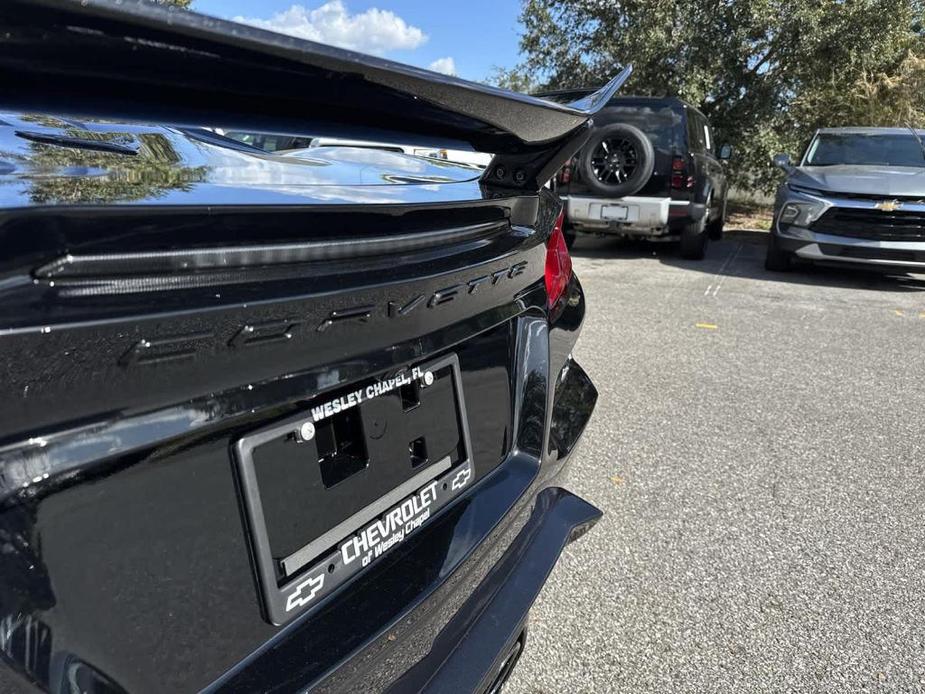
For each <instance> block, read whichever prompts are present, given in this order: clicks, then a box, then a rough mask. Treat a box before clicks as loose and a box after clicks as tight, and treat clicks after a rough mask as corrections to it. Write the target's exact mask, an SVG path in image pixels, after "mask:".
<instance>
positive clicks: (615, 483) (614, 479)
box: [610, 475, 626, 487]
mask: <svg viewBox="0 0 925 694" xmlns="http://www.w3.org/2000/svg"><path fill="white" fill-rule="evenodd" d="M610 481H611V482H613V486H614V487H619V486H621V485H622V484H623V483H624V482H626V480H624V479H623V478H622V477H620V475H614V476H613V477H611V478H610Z"/></svg>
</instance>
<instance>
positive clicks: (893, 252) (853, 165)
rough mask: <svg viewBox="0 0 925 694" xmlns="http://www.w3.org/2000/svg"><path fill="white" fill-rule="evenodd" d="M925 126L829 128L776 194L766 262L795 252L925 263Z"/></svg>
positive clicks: (787, 260)
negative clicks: (924, 142)
mask: <svg viewBox="0 0 925 694" xmlns="http://www.w3.org/2000/svg"><path fill="white" fill-rule="evenodd" d="M922 137H925V131H913V130H910V129H907V128H824V129H821V130H818V131H817V132H816V134H815V136H814V137H813V139H812V142H810V144H809V147H808V148H807V149H806V153H805V154H804V155H803V159H802V160H801V161H800V164H799V165H798V166H794V165H793V164H792V163H791V161H790V157H789V156H787V155H786V154H779V155H777V156H776V157H775V158H774V163H775V164H776V165H777V166H779V167H780V168H782V169H783V170H784V171H785V172H786V173H787V180H786V181H785V182H784V184H783V185H781V187H780V189H779V190H778V192H777V202H776V204H775V207H774V224H773V227H772V230H771V235H770V238H769V240H768V250H767V256H766V260H765V266H766V267H767V268H768V269H769V270H788V269H789V268H790V266H791V264H792V262H793V260H794V258H802V259H805V260H810V261H817V262H818V261H822V262H831V263H844V264H848V263H852V264H856V263H860V264H863V265H866V266H868V267H871V266H873V267H878V266H879V267H887V268H890V267H893V268H904V269H925V147H923V146H922Z"/></svg>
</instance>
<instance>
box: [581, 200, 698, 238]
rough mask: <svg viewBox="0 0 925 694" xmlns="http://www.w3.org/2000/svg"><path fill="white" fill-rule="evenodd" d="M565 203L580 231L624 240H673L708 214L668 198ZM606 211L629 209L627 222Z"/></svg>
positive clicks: (691, 203)
mask: <svg viewBox="0 0 925 694" xmlns="http://www.w3.org/2000/svg"><path fill="white" fill-rule="evenodd" d="M565 200H566V217H567V219H568V221H569V222H570V223H571V224H572V226H573V227H574V228H575V229H577V230H578V231H586V232H591V233H604V234H617V235H624V236H639V237H648V238H658V237H666V238H667V237H671V236H673V235H676V234H678V233H680V231H681V228H682V227H683V226H684V225H685V224H687V223H689V222H691V221H695V220H699V219H701V218H702V217H703V215H704V214H705V212H706V207H705V206H704V205H702V204H699V203H694V202H689V201H687V200H672V199H671V198H667V197H644V196H629V197H625V198H613V199H609V198H601V197H586V196H574V195H573V196H569V197H568V198H565ZM606 208H618V209H619V208H626V219H625V221H624V220H620V219H612V218H610V217H611V215H610V214H609V211H608V210H607V209H606Z"/></svg>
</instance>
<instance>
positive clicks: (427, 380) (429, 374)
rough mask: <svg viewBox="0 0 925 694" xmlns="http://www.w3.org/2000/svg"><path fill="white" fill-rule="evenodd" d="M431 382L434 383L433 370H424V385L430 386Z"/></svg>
mask: <svg viewBox="0 0 925 694" xmlns="http://www.w3.org/2000/svg"><path fill="white" fill-rule="evenodd" d="M433 384H434V372H433V371H425V372H424V385H425V386H432V385H433Z"/></svg>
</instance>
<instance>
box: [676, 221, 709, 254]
mask: <svg viewBox="0 0 925 694" xmlns="http://www.w3.org/2000/svg"><path fill="white" fill-rule="evenodd" d="M706 252H707V216H706V215H704V216H703V217H702V218H701V219H699V220H697V221H696V222H691V223H689V224H687V225H686V226H685V227H684V229H682V230H681V257H682V258H687V259H688V260H703V256H704V255H705V254H706Z"/></svg>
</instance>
